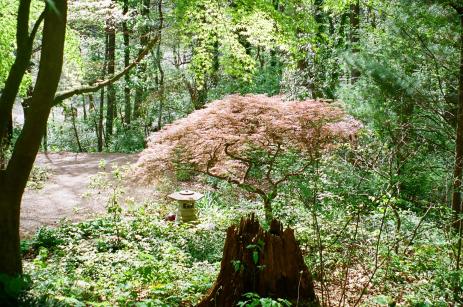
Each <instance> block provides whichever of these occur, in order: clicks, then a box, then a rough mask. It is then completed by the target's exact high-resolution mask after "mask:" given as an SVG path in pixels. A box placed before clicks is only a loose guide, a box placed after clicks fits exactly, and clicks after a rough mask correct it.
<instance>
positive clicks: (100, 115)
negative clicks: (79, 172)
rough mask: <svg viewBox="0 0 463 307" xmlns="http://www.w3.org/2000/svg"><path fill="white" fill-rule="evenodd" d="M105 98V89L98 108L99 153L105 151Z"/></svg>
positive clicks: (101, 94) (101, 93)
mask: <svg viewBox="0 0 463 307" xmlns="http://www.w3.org/2000/svg"><path fill="white" fill-rule="evenodd" d="M104 96H105V91H104V87H103V88H102V89H101V92H100V105H99V107H98V133H97V136H98V152H102V151H103V117H104V116H103V114H104V111H103V110H104Z"/></svg>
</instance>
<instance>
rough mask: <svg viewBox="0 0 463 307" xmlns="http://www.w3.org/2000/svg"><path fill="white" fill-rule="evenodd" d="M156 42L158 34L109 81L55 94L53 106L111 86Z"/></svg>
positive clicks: (139, 60)
mask: <svg viewBox="0 0 463 307" xmlns="http://www.w3.org/2000/svg"><path fill="white" fill-rule="evenodd" d="M158 40H159V34H157V35H156V36H155V37H154V38H153V39H152V40H151V41H150V42H149V43H148V44H147V45H146V48H145V49H143V51H142V52H140V54H139V55H138V57H137V58H136V59H135V61H133V62H132V63H131V64H130V65H129V66H127V67H125V68H124V69H123V70H122V71H120V72H118V73H117V74H115V75H114V76H113V77H111V78H110V79H106V80H104V81H100V82H97V83H95V84H93V85H90V86H84V87H80V88H76V89H72V90H68V91H63V92H60V93H57V94H56V96H55V99H54V101H53V105H54V106H55V105H57V104H59V103H60V102H61V101H63V100H65V99H68V98H71V97H72V96H75V95H81V94H85V93H92V92H96V91H98V90H99V89H101V88H102V87H105V86H108V85H111V84H112V83H114V82H116V81H117V80H119V79H120V78H122V77H123V76H124V75H125V74H126V73H128V72H129V71H130V70H131V69H132V68H133V67H135V66H136V65H138V64H139V63H140V62H141V61H142V60H143V59H144V57H145V56H146V55H147V54H148V52H149V51H150V50H151V49H152V48H153V47H154V45H155V44H156V43H157V42H158Z"/></svg>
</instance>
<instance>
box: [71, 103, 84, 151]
mask: <svg viewBox="0 0 463 307" xmlns="http://www.w3.org/2000/svg"><path fill="white" fill-rule="evenodd" d="M76 117H77V108H74V107H73V106H72V105H71V120H72V129H73V130H74V136H75V137H76V143H77V149H78V151H79V152H83V149H82V145H81V144H80V138H79V131H78V130H77V125H76Z"/></svg>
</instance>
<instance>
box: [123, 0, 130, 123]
mask: <svg viewBox="0 0 463 307" xmlns="http://www.w3.org/2000/svg"><path fill="white" fill-rule="evenodd" d="M128 11H129V0H124V9H123V14H124V15H127V13H128ZM122 32H123V36H124V66H125V67H127V66H129V65H130V33H129V28H128V26H127V21H126V20H124V22H123V23H122ZM124 79H125V87H124V105H125V108H124V113H125V114H124V122H125V123H126V124H127V125H129V124H130V119H131V117H132V105H131V102H130V86H129V83H130V74H129V73H127V74H126V75H125V76H124Z"/></svg>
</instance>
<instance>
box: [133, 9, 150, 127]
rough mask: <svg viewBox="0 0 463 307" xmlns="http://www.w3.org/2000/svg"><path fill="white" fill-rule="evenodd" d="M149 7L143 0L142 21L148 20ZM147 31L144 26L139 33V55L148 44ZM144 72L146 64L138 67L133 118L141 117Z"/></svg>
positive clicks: (143, 97) (148, 28)
mask: <svg viewBox="0 0 463 307" xmlns="http://www.w3.org/2000/svg"><path fill="white" fill-rule="evenodd" d="M150 6H151V1H150V0H143V8H142V11H141V16H142V18H143V19H149V14H150ZM149 30H150V27H149V26H144V27H143V29H142V31H141V33H140V51H139V54H140V53H141V52H142V51H143V49H144V48H145V46H146V44H147V43H148V33H149ZM145 71H146V63H140V65H139V66H138V71H137V73H138V77H139V79H140V80H141V84H139V85H138V87H137V89H136V90H135V102H134V105H133V118H139V117H140V115H141V105H142V103H143V100H144V99H145V91H144V88H143V87H144V85H145V81H146V74H145Z"/></svg>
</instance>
